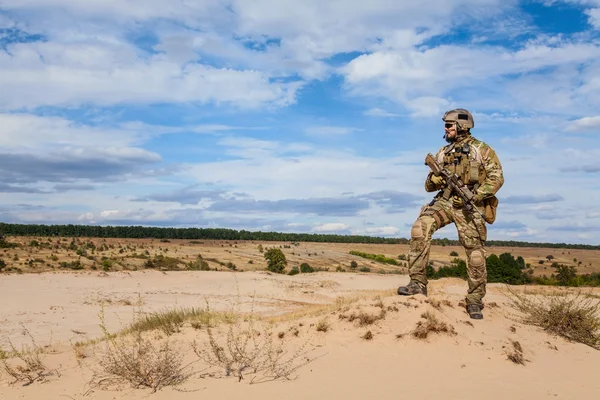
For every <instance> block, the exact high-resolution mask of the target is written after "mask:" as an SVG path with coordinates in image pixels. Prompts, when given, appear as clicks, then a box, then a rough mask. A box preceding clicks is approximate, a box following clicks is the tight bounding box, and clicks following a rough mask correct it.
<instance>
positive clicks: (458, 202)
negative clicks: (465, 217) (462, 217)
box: [452, 196, 465, 208]
mask: <svg viewBox="0 0 600 400" xmlns="http://www.w3.org/2000/svg"><path fill="white" fill-rule="evenodd" d="M464 205H465V203H464V202H463V200H462V199H461V198H460V197H458V196H452V206H453V207H454V208H463V206H464Z"/></svg>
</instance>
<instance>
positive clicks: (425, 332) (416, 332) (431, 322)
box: [411, 311, 456, 339]
mask: <svg viewBox="0 0 600 400" xmlns="http://www.w3.org/2000/svg"><path fill="white" fill-rule="evenodd" d="M421 318H423V319H425V321H419V322H417V326H416V327H415V329H413V330H412V332H411V335H412V336H413V337H415V338H417V339H427V337H428V336H429V334H430V333H445V334H448V335H451V336H454V335H456V331H455V330H454V327H453V326H452V325H450V324H447V323H445V322H442V321H440V320H438V319H437V317H436V316H435V314H433V313H431V312H429V311H427V312H425V313H423V314H421Z"/></svg>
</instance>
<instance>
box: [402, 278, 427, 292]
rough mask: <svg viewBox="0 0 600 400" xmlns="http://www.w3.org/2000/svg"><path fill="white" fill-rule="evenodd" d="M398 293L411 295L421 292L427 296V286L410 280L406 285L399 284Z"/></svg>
mask: <svg viewBox="0 0 600 400" xmlns="http://www.w3.org/2000/svg"><path fill="white" fill-rule="evenodd" d="M398 294H399V295H401V296H412V295H413V294H423V295H425V296H427V286H425V285H423V284H421V283H419V282H417V281H412V280H411V281H410V282H409V283H408V285H406V286H400V287H399V288H398Z"/></svg>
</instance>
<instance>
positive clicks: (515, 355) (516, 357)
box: [506, 340, 525, 365]
mask: <svg viewBox="0 0 600 400" xmlns="http://www.w3.org/2000/svg"><path fill="white" fill-rule="evenodd" d="M511 344H512V347H513V348H512V350H509V351H508V352H507V353H506V357H507V358H508V359H509V360H510V361H512V362H514V363H515V364H520V365H525V358H524V357H523V347H521V343H519V342H517V341H514V340H511Z"/></svg>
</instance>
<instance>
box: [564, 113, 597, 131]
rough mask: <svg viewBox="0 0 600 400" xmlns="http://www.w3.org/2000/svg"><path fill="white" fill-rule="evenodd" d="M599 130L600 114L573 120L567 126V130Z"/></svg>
mask: <svg viewBox="0 0 600 400" xmlns="http://www.w3.org/2000/svg"><path fill="white" fill-rule="evenodd" d="M598 130H600V116H594V117H583V118H580V119H578V120H575V121H573V122H572V123H571V124H570V125H569V126H568V127H567V131H569V132H581V131H584V132H585V131H598Z"/></svg>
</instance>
